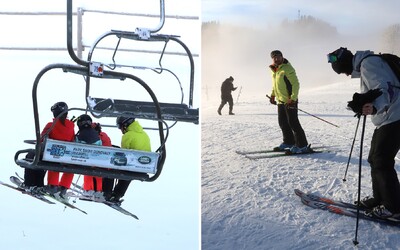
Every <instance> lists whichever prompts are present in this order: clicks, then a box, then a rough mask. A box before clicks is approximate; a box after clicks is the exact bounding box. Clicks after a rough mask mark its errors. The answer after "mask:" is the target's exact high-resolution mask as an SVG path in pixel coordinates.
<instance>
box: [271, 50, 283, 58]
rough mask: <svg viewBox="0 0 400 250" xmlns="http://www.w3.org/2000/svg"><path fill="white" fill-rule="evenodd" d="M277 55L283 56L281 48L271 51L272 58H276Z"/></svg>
mask: <svg viewBox="0 0 400 250" xmlns="http://www.w3.org/2000/svg"><path fill="white" fill-rule="evenodd" d="M275 56H283V55H282V52H281V51H280V50H273V51H271V58H274V57H275Z"/></svg>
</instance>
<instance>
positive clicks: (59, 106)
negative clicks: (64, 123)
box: [50, 102, 68, 117]
mask: <svg viewBox="0 0 400 250" xmlns="http://www.w3.org/2000/svg"><path fill="white" fill-rule="evenodd" d="M50 110H51V112H53V116H54V117H57V116H58V115H59V114H61V113H62V112H64V111H67V112H65V116H67V114H68V105H67V104H66V103H65V102H57V103H55V104H54V105H53V106H51V109H50Z"/></svg>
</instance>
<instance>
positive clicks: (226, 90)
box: [218, 76, 237, 115]
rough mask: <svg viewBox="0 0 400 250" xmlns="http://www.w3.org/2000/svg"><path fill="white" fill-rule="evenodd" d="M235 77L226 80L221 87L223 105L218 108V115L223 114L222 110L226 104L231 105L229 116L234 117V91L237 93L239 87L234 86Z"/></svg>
mask: <svg viewBox="0 0 400 250" xmlns="http://www.w3.org/2000/svg"><path fill="white" fill-rule="evenodd" d="M233 80H234V79H233V77H232V76H230V77H229V78H227V79H225V81H224V82H223V83H222V85H221V105H219V108H218V114H219V115H222V114H221V111H222V108H223V107H224V106H225V104H226V103H228V104H229V114H230V115H234V113H233V112H232V111H233V98H232V91H235V90H236V89H237V87H234V86H233Z"/></svg>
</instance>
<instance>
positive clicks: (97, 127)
mask: <svg viewBox="0 0 400 250" xmlns="http://www.w3.org/2000/svg"><path fill="white" fill-rule="evenodd" d="M93 128H94V130H96V131H97V133H99V134H100V133H101V125H100V123H96V124H95V125H94V127H93Z"/></svg>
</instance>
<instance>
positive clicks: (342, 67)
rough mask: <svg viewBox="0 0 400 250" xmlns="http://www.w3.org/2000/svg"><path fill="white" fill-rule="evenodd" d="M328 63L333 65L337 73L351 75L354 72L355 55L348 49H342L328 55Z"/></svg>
mask: <svg viewBox="0 0 400 250" xmlns="http://www.w3.org/2000/svg"><path fill="white" fill-rule="evenodd" d="M328 63H331V64H332V69H333V70H334V71H335V72H336V73H338V74H341V73H345V74H347V75H351V72H353V53H351V51H350V50H348V49H347V48H343V47H340V48H339V49H337V50H335V51H333V52H332V53H329V54H328Z"/></svg>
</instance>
